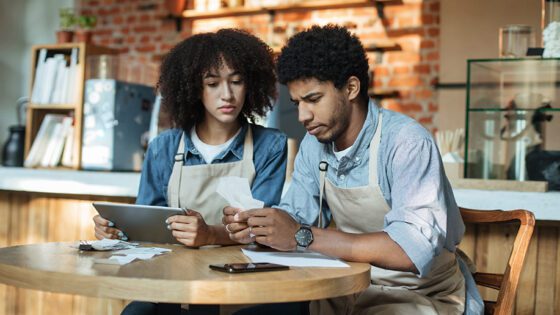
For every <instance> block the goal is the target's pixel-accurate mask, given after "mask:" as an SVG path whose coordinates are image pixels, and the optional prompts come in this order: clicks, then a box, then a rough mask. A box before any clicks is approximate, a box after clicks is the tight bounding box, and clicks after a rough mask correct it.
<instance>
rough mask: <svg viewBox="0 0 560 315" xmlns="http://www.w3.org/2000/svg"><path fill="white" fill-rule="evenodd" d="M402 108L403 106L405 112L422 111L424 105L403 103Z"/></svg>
mask: <svg viewBox="0 0 560 315" xmlns="http://www.w3.org/2000/svg"><path fill="white" fill-rule="evenodd" d="M401 108H402V110H403V112H405V113H411V112H422V111H423V107H422V105H420V104H419V103H406V104H401Z"/></svg>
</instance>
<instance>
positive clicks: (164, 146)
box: [136, 124, 288, 206]
mask: <svg viewBox="0 0 560 315" xmlns="http://www.w3.org/2000/svg"><path fill="white" fill-rule="evenodd" d="M248 126H251V128H252V132H253V164H254V166H255V179H254V180H253V184H252V185H251V193H252V194H253V198H255V199H258V200H261V201H264V204H265V206H270V205H273V204H276V203H278V202H279V200H280V196H281V194H282V186H283V185H284V179H285V176H286V161H287V152H288V149H287V145H286V140H287V138H286V135H284V134H283V133H282V132H280V131H278V130H276V129H271V128H264V127H262V126H258V125H249V124H244V125H243V127H242V129H241V132H240V133H239V134H238V135H237V136H236V137H235V139H234V140H233V142H232V143H231V144H230V145H229V147H227V148H226V149H225V150H224V151H222V152H221V153H220V154H218V156H216V157H215V158H214V160H213V161H212V164H214V163H228V162H236V161H240V160H241V159H243V142H244V140H245V134H246V133H247V127H248ZM182 134H183V130H182V129H170V130H167V131H165V132H163V133H162V134H160V135H159V136H158V137H156V138H155V139H154V140H152V142H150V145H149V147H148V151H147V152H146V158H145V159H144V165H143V166H142V175H141V177H140V188H139V191H138V197H137V199H136V203H137V204H143V205H155V206H167V205H168V202H167V186H168V183H169V177H170V176H171V172H172V170H173V163H174V158H175V154H176V153H177V148H178V147H179V141H180V139H181V135H182ZM184 141H185V159H184V165H187V166H188V165H200V164H207V163H206V162H205V161H204V158H203V157H202V155H201V154H200V152H198V150H197V149H196V148H195V146H194V144H193V142H192V140H191V138H190V133H189V132H187V133H186V134H185V140H184Z"/></svg>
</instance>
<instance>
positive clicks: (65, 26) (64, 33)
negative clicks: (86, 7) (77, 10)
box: [56, 8, 76, 43]
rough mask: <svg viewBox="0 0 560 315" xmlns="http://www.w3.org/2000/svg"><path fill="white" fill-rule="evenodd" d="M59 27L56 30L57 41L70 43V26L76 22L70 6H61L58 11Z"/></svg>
mask: <svg viewBox="0 0 560 315" xmlns="http://www.w3.org/2000/svg"><path fill="white" fill-rule="evenodd" d="M58 16H59V19H60V29H59V30H58V31H57V32H56V42H57V43H70V42H72V38H73V37H74V31H73V30H72V28H73V27H74V25H75V24H76V16H75V15H74V10H73V9H72V8H62V9H60V11H58Z"/></svg>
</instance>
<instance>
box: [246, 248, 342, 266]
mask: <svg viewBox="0 0 560 315" xmlns="http://www.w3.org/2000/svg"><path fill="white" fill-rule="evenodd" d="M241 251H242V252H243V254H245V256H247V257H249V259H251V261H252V262H254V263H258V262H267V263H273V264H280V265H285V266H290V267H335V268H344V267H350V266H349V265H348V264H346V263H345V262H342V261H340V260H339V259H336V258H332V257H329V256H325V255H323V254H321V253H316V252H279V251H262V250H259V251H254V250H250V249H241Z"/></svg>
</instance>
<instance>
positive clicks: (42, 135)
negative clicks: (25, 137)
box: [24, 114, 74, 167]
mask: <svg viewBox="0 0 560 315" xmlns="http://www.w3.org/2000/svg"><path fill="white" fill-rule="evenodd" d="M72 123H73V118H72V117H69V116H65V115H60V114H47V115H45V118H44V119H43V122H42V123H41V126H40V127H39V131H38V132H37V136H36V137H35V140H34V141H33V144H32V145H31V149H30V150H29V154H28V155H27V158H26V159H25V162H24V166H25V167H37V166H41V167H55V166H57V165H59V164H60V163H61V160H62V157H63V152H64V146H65V144H66V143H67V142H68V141H69V140H67V139H68V137H73V135H74V132H73V131H72V132H70V130H71V129H73V128H72ZM70 142H72V141H71V140H70ZM70 159H71V157H70ZM70 164H71V163H70Z"/></svg>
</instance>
